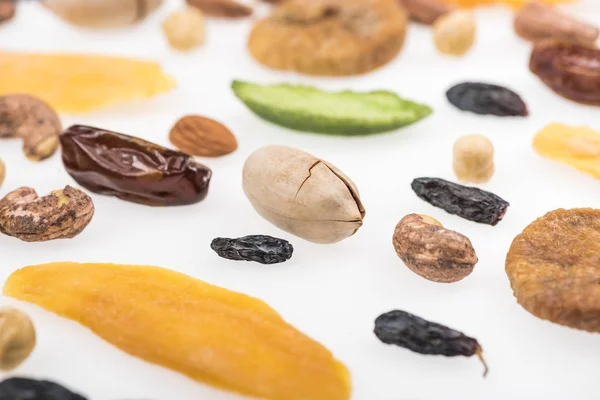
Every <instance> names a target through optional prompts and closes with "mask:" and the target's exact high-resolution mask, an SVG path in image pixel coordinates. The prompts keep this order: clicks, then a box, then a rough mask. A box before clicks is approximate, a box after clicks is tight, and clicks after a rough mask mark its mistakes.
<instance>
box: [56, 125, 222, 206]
mask: <svg viewBox="0 0 600 400" xmlns="http://www.w3.org/2000/svg"><path fill="white" fill-rule="evenodd" d="M60 143H61V146H62V159H63V164H64V165H65V168H66V169H67V171H68V172H69V174H70V175H71V176H72V177H73V178H74V179H75V180H76V181H77V182H78V183H79V184H80V185H82V186H84V187H86V188H87V189H89V190H91V191H93V192H96V193H100V194H105V195H111V196H116V197H118V198H120V199H122V200H126V201H131V202H134V203H141V204H146V205H151V206H177V205H186V204H193V203H197V202H199V201H202V200H203V199H204V198H205V197H206V195H207V193H208V186H209V183H210V178H211V176H212V172H211V170H210V169H209V168H208V167H205V166H204V165H202V164H200V163H197V162H195V161H194V159H193V158H192V157H191V156H189V155H187V154H185V153H182V152H179V151H175V150H169V149H167V148H164V147H162V146H159V145H156V144H154V143H151V142H147V141H145V140H142V139H139V138H135V137H132V136H128V135H124V134H121V133H116V132H111V131H106V130H103V129H99V128H93V127H89V126H81V125H75V126H72V127H70V128H68V129H67V130H66V131H64V132H63V133H62V134H61V135H60Z"/></svg>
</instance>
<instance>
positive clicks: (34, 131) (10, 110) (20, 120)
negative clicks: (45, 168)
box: [0, 94, 62, 161]
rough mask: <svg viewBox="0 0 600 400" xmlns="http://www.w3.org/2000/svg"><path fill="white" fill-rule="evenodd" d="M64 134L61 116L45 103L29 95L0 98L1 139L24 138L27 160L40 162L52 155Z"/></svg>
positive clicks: (24, 150)
mask: <svg viewBox="0 0 600 400" xmlns="http://www.w3.org/2000/svg"><path fill="white" fill-rule="evenodd" d="M61 131H62V124H61V123H60V119H59V118H58V115H56V112H55V111H54V110H53V109H52V108H51V107H50V106H49V105H48V104H46V103H44V102H43V101H42V100H40V99H37V98H35V97H32V96H28V95H26V94H12V95H8V96H0V138H3V137H6V138H14V137H18V138H22V139H23V152H24V153H25V156H26V157H27V158H28V159H30V160H32V161H40V160H44V159H46V158H48V157H50V156H51V155H53V154H54V152H55V151H56V149H57V148H58V135H59V134H60V132H61Z"/></svg>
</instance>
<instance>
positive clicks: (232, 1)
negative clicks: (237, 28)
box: [186, 0, 252, 18]
mask: <svg viewBox="0 0 600 400" xmlns="http://www.w3.org/2000/svg"><path fill="white" fill-rule="evenodd" d="M186 1H187V3H188V4H189V5H190V6H192V7H196V8H198V9H200V10H202V12H203V13H205V14H206V15H210V16H212V17H222V18H243V17H248V16H250V15H252V8H250V7H248V6H247V5H245V4H242V3H239V2H238V1H236V0H186Z"/></svg>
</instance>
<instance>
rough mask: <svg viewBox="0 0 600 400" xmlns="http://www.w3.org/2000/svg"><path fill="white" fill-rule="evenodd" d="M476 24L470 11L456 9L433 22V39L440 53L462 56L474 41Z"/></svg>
mask: <svg viewBox="0 0 600 400" xmlns="http://www.w3.org/2000/svg"><path fill="white" fill-rule="evenodd" d="M476 32H477V24H476V22H475V16H474V15H473V13H472V12H471V11H464V10H457V11H452V12H450V13H448V14H446V15H443V16H441V17H440V18H438V19H437V20H436V21H435V22H434V24H433V40H434V43H435V47H437V49H438V50H439V52H440V53H444V54H450V55H455V56H462V55H463V54H465V53H466V52H467V51H469V49H471V47H472V46H473V43H475V34H476Z"/></svg>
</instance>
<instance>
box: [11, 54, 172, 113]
mask: <svg viewBox="0 0 600 400" xmlns="http://www.w3.org/2000/svg"><path fill="white" fill-rule="evenodd" d="M0 76H1V77H2V79H0V95H7V94H13V93H27V94H29V95H31V96H34V97H37V98H39V99H41V100H43V101H45V102H46V103H48V104H49V105H50V106H52V107H53V108H54V109H56V110H57V111H59V112H66V113H83V112H88V111H93V110H96V109H99V108H102V107H107V106H110V105H113V104H116V103H123V102H127V101H130V100H135V99H139V98H147V97H152V96H155V95H158V94H161V93H164V92H168V91H169V90H171V89H172V88H174V87H175V81H174V80H173V79H172V78H171V77H169V76H167V75H165V74H164V73H163V72H162V70H161V68H160V66H159V65H158V64H156V63H152V62H147V61H139V60H134V59H127V58H119V57H108V56H94V55H83V54H82V55H77V54H33V53H31V54H29V53H7V52H0Z"/></svg>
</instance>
